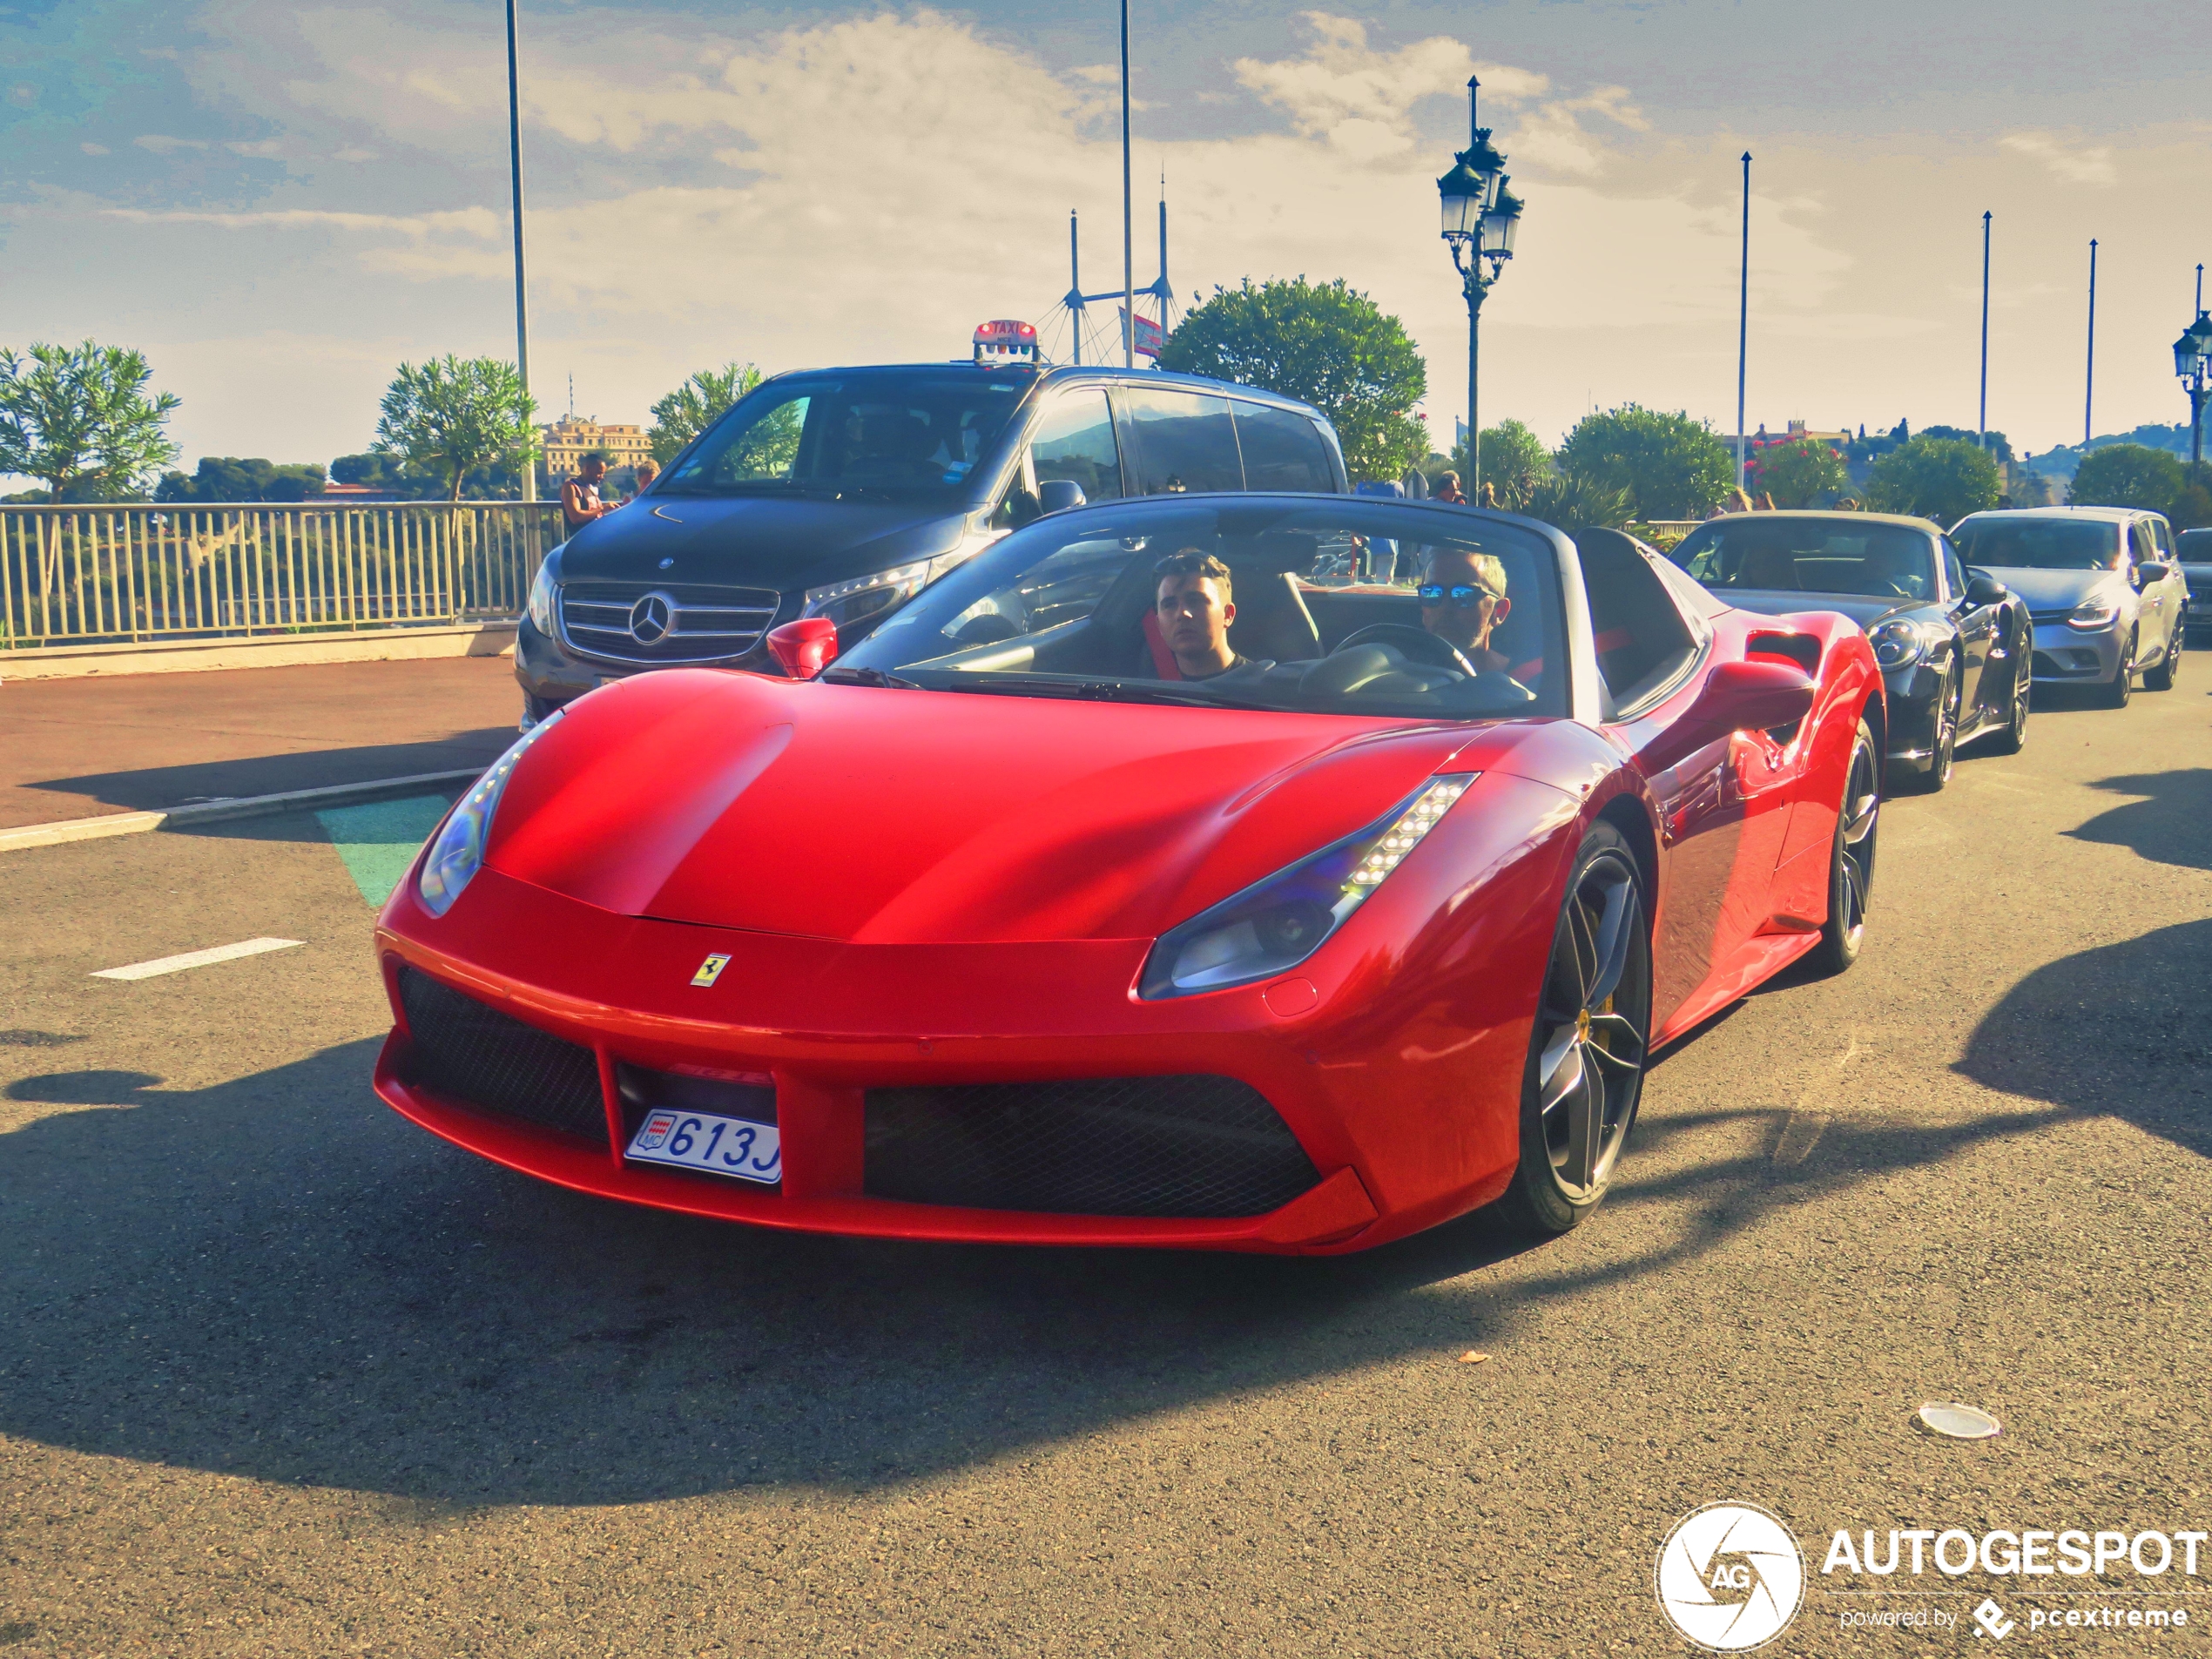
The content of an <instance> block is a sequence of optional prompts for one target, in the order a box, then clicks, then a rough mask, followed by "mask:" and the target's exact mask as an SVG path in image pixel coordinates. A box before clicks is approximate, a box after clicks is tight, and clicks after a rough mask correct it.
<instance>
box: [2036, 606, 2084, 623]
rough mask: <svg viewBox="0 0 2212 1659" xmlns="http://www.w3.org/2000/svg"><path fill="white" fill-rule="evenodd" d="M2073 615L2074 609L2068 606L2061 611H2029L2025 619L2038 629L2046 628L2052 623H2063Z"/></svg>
mask: <svg viewBox="0 0 2212 1659" xmlns="http://www.w3.org/2000/svg"><path fill="white" fill-rule="evenodd" d="M2073 614H2074V607H2073V606H2072V605H2068V606H2067V608H2066V609H2065V610H2031V611H2029V612H2028V613H2027V619H2028V620H2029V621H2030V622H2032V623H2033V624H2035V625H2036V626H2037V627H2038V628H2047V627H2049V626H2050V625H2051V624H2053V623H2054V622H2064V621H2065V620H2066V619H2067V617H2070V616H2072V615H2073Z"/></svg>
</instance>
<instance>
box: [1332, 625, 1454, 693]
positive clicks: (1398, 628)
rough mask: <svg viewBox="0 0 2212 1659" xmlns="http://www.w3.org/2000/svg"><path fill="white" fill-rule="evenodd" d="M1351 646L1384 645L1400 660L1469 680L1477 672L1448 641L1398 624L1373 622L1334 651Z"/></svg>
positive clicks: (1350, 636)
mask: <svg viewBox="0 0 2212 1659" xmlns="http://www.w3.org/2000/svg"><path fill="white" fill-rule="evenodd" d="M1354 645H1388V646H1390V647H1391V648H1392V649H1393V650H1394V651H1397V652H1398V653H1399V655H1400V656H1402V657H1408V658H1412V659H1413V661H1415V662H1417V663H1426V664H1428V665H1429V666H1430V667H1431V668H1443V669H1449V670H1450V671H1452V672H1453V673H1454V674H1464V675H1466V676H1467V678H1469V679H1473V678H1474V677H1475V676H1476V675H1477V674H1478V673H1480V670H1479V669H1477V668H1476V667H1475V665H1474V664H1473V663H1470V662H1469V661H1467V658H1466V657H1465V656H1464V655H1463V654H1462V653H1461V652H1460V648H1459V647H1458V646H1457V645H1454V644H1453V643H1452V642H1451V641H1450V640H1448V639H1439V638H1438V637H1436V636H1435V635H1434V634H1433V633H1431V632H1429V631H1428V630H1426V628H1415V627H1413V626H1412V625H1411V624H1406V623H1402V622H1374V623H1369V624H1367V625H1366V627H1365V628H1359V629H1354V630H1353V631H1352V632H1351V633H1348V634H1346V635H1345V637H1343V638H1342V639H1340V640H1339V641H1338V642H1337V647H1336V651H1331V652H1330V653H1329V655H1330V656H1332V657H1333V656H1335V655H1336V654H1337V651H1349V650H1351V649H1352V647H1353V646H1354Z"/></svg>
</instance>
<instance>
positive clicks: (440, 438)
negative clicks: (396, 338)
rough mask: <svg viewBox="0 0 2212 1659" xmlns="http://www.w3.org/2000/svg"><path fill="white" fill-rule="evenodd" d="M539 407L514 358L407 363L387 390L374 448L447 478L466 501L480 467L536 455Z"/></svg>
mask: <svg viewBox="0 0 2212 1659" xmlns="http://www.w3.org/2000/svg"><path fill="white" fill-rule="evenodd" d="M536 412H537V405H536V402H535V401H533V400H532V399H531V397H530V395H529V394H528V393H527V392H525V391H524V390H523V379H522V376H521V375H520V374H517V373H516V369H515V366H514V364H512V363H502V362H501V361H499V360H498V359H496V358H492V357H472V358H469V359H466V360H463V359H462V358H458V357H455V356H454V355H453V354H451V353H448V354H446V355H445V356H444V357H442V358H434V359H433V360H432V361H429V362H427V363H425V364H423V365H422V366H421V368H416V367H415V365H414V364H412V363H401V365H400V372H399V373H398V374H395V376H393V379H392V385H391V389H390V390H388V391H387V392H386V393H385V394H384V401H383V404H382V406H381V414H380V415H379V416H378V418H377V421H376V442H375V444H374V448H375V450H376V452H377V453H378V454H380V455H395V456H397V457H399V458H401V460H403V461H404V462H406V463H407V467H408V470H409V471H410V472H417V473H429V474H435V475H437V476H439V477H440V478H442V479H443V480H445V481H446V482H447V483H448V488H449V492H450V493H449V494H448V500H451V501H459V500H460V499H461V487H462V483H463V482H464V481H465V480H466V479H467V478H468V476H469V474H470V473H471V472H473V471H475V469H478V468H479V467H490V466H495V465H498V464H501V463H506V464H509V465H512V464H515V463H516V462H525V461H528V460H529V459H531V458H533V457H534V456H535V455H536V453H537V447H538V433H537V428H536V426H534V425H533V424H532V423H531V416H532V415H535V414H536Z"/></svg>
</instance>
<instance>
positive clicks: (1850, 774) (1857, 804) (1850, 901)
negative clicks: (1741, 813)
mask: <svg viewBox="0 0 2212 1659" xmlns="http://www.w3.org/2000/svg"><path fill="white" fill-rule="evenodd" d="M2019 713H2020V720H2021V721H2022V723H2025V722H2026V720H2027V711H2026V705H2024V704H2022V705H2019ZM1881 815H1882V762H1881V758H1880V757H1879V756H1878V755H1877V754H1876V753H1875V752H1874V733H1873V732H1872V730H1871V728H1870V727H1869V726H1868V725H1867V724H1866V722H1865V720H1861V721H1860V722H1859V723H1858V735H1857V736H1855V737H1854V738H1852V739H1851V765H1850V767H1849V769H1848V770H1847V771H1845V772H1844V798H1843V801H1842V803H1841V804H1840V806H1838V809H1837V813H1836V842H1835V846H1833V848H1831V851H1830V853H1829V855H1828V920H1827V921H1826V922H1825V923H1824V924H1823V925H1822V927H1821V929H1820V943H1819V944H1818V945H1817V946H1816V947H1814V949H1813V958H1812V960H1813V965H1814V966H1815V967H1816V968H1818V969H1819V970H1820V971H1821V972H1823V973H1826V974H1840V973H1842V972H1843V971H1844V969H1845V968H1849V967H1850V966H1851V964H1852V963H1853V962H1855V961H1858V948H1859V946H1860V944H1861V943H1863V942H1864V941H1865V937H1866V903H1867V900H1868V898H1869V896H1870V895H1871V894H1872V892H1873V888H1874V827H1875V824H1876V821H1877V820H1878V819H1879V818H1880V817H1881Z"/></svg>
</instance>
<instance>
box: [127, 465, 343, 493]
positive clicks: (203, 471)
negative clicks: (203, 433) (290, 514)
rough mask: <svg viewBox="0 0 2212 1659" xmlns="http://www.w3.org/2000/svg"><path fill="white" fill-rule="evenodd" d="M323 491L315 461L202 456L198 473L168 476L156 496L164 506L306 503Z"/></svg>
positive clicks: (164, 478)
mask: <svg viewBox="0 0 2212 1659" xmlns="http://www.w3.org/2000/svg"><path fill="white" fill-rule="evenodd" d="M322 490H323V471H322V468H321V467H320V466H319V465H318V464H316V463H315V462H312V461H303V462H296V463H294V464H291V465H287V466H281V467H280V466H277V465H275V464H274V463H273V462H267V461H263V460H261V459H260V458H259V457H256V458H254V459H253V460H250V461H239V460H235V459H233V458H232V457H231V456H228V455H202V456H201V457H200V458H199V470H198V471H197V472H196V473H192V474H186V473H181V472H165V473H164V474H162V475H161V482H160V484H159V485H158V487H157V488H156V489H155V490H154V492H153V498H154V499H155V500H156V501H163V502H233V501H305V500H306V499H307V497H308V496H320V495H321V494H322Z"/></svg>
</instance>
